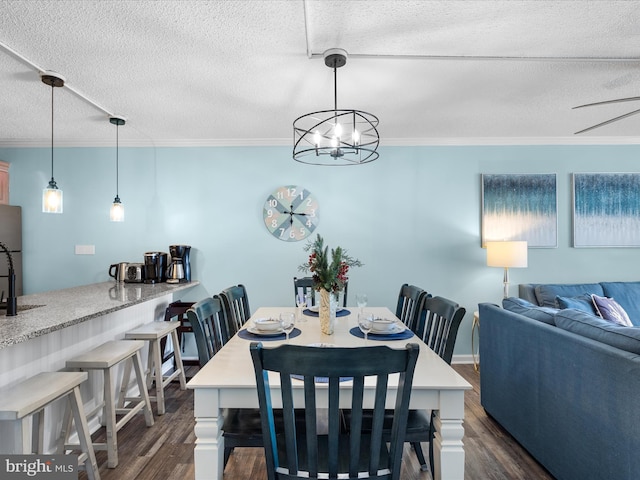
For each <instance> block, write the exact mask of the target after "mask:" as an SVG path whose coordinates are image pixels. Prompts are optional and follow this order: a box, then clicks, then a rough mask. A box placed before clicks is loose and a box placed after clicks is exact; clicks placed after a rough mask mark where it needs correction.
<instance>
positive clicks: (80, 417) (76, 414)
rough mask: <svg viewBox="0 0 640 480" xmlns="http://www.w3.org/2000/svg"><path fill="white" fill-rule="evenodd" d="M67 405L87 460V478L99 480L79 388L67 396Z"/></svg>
mask: <svg viewBox="0 0 640 480" xmlns="http://www.w3.org/2000/svg"><path fill="white" fill-rule="evenodd" d="M69 403H70V405H71V412H72V413H73V418H74V421H75V423H76V430H77V431H78V438H79V440H80V446H81V449H82V451H83V452H84V453H86V454H87V460H86V461H85V469H86V471H87V476H88V477H89V480H100V472H99V471H98V462H96V455H95V452H94V451H93V443H92V441H91V435H90V434H89V426H88V425H87V418H86V416H85V414H84V407H83V404H82V397H81V396H80V388H79V387H76V388H74V389H73V392H71V394H70V395H69Z"/></svg>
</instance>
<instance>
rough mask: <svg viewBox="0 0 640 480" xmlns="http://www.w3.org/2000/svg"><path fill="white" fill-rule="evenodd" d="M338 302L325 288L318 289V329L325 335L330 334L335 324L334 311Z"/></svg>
mask: <svg viewBox="0 0 640 480" xmlns="http://www.w3.org/2000/svg"><path fill="white" fill-rule="evenodd" d="M337 309H338V302H337V301H336V300H335V297H334V296H333V295H331V294H330V293H329V292H328V291H327V290H325V289H321V290H320V309H319V314H318V316H319V317H320V331H321V332H322V333H324V334H325V335H332V334H333V330H334V328H335V325H336V311H337Z"/></svg>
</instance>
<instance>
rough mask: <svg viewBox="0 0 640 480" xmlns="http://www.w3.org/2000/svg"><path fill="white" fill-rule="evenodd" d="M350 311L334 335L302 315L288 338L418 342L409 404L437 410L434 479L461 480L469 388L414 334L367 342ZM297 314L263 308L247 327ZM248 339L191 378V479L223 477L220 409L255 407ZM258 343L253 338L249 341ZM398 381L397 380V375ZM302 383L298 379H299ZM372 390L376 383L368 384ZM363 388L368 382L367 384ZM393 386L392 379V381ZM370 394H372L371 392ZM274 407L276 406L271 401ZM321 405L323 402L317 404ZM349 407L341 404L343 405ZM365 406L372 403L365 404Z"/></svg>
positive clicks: (345, 343) (231, 344) (350, 343)
mask: <svg viewBox="0 0 640 480" xmlns="http://www.w3.org/2000/svg"><path fill="white" fill-rule="evenodd" d="M348 310H349V311H350V314H349V315H346V316H341V317H338V318H336V325H335V330H334V333H333V334H332V335H325V334H323V333H321V331H320V321H319V319H318V317H314V316H309V315H305V316H304V321H299V320H297V321H296V328H298V329H299V330H300V334H299V335H297V336H295V337H293V336H292V337H291V338H290V339H289V342H290V343H292V344H298V345H310V344H317V343H324V344H331V345H336V346H341V347H363V346H373V345H388V346H390V347H392V348H404V346H405V345H406V344H407V343H409V342H414V343H418V344H420V354H419V356H418V362H417V364H416V369H415V373H414V378H413V387H412V391H411V402H410V408H412V409H426V410H436V417H435V421H434V426H435V440H434V462H435V471H436V479H437V480H464V444H463V441H462V439H463V435H464V429H463V426H462V422H463V419H464V392H465V390H468V389H470V388H471V385H470V384H469V383H468V382H467V381H465V380H464V379H463V378H462V377H461V376H460V375H459V374H458V373H457V372H456V371H455V370H453V368H451V366H450V365H448V364H447V363H446V362H445V361H444V360H442V359H441V358H440V357H439V356H438V355H436V354H435V353H434V352H433V351H432V350H431V349H430V348H429V347H427V346H426V344H424V343H423V342H422V341H420V340H419V339H418V338H417V337H415V336H414V337H413V338H410V339H403V340H383V341H379V340H375V335H371V334H369V338H368V340H367V341H366V342H365V340H364V339H363V338H359V337H357V336H355V335H353V334H352V333H350V332H349V330H350V329H351V328H353V327H356V326H357V312H358V308H356V307H350V308H348ZM365 310H366V312H370V313H373V314H374V315H375V316H377V317H381V318H390V319H391V318H395V316H394V314H393V313H392V312H391V311H390V310H389V309H388V308H384V307H366V309H365ZM287 311H289V312H295V311H297V309H296V308H295V307H261V308H259V309H258V310H256V311H255V313H254V314H253V315H252V317H251V319H250V320H249V321H248V322H247V324H246V325H245V328H246V327H251V326H252V325H253V323H252V321H253V320H254V319H256V318H278V316H279V314H280V313H281V312H287ZM251 341H252V340H249V339H245V338H241V336H239V335H238V334H236V335H235V336H234V337H233V338H231V339H230V340H229V341H228V342H227V344H226V345H225V346H224V347H223V348H222V349H221V350H220V351H219V352H218V353H216V355H215V356H214V357H213V358H212V359H211V360H210V361H209V362H208V363H207V364H206V365H205V366H204V367H202V368H201V369H200V371H199V372H198V373H197V374H196V375H195V376H194V377H193V378H192V379H191V381H189V383H188V384H187V387H188V388H190V389H193V390H194V416H195V427H194V433H195V436H196V442H195V449H194V463H195V479H196V480H221V479H222V478H223V470H224V437H223V436H222V424H223V421H224V418H223V412H224V409H225V408H230V407H232V408H258V395H257V390H256V381H255V374H254V370H253V364H252V361H251V355H250V353H249V345H250V344H251ZM253 341H256V340H253ZM285 342H286V341H285V340H284V339H283V340H269V338H268V337H265V338H264V342H263V344H264V345H265V347H271V346H274V347H275V346H277V345H281V344H283V343H285ZM396 380H397V378H396ZM269 382H270V384H271V388H272V390H273V389H276V390H277V389H278V385H279V382H278V381H277V377H274V378H273V379H272V378H271V377H270V380H269ZM300 386H301V387H302V382H300ZM350 386H351V382H343V384H342V385H341V388H344V389H346V390H348V389H349V388H350ZM368 387H369V388H370V389H373V387H374V385H369V386H368ZM365 388H367V385H365ZM390 388H391V389H392V390H393V380H392V379H390ZM368 398H373V395H369V396H368ZM394 399H395V393H394V394H392V395H390V399H389V402H390V403H389V405H388V406H389V407H390V408H393V401H394ZM274 406H276V407H278V406H281V405H277V404H275V403H274ZM319 406H321V405H319ZM346 406H347V405H346V404H345V407H346ZM367 406H368V407H369V408H372V407H373V404H371V405H367Z"/></svg>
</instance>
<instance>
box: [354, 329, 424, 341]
mask: <svg viewBox="0 0 640 480" xmlns="http://www.w3.org/2000/svg"><path fill="white" fill-rule="evenodd" d="M349 333H350V334H351V335H353V336H354V337H358V338H364V333H362V331H361V330H360V328H358V327H353V328H352V329H351V330H349ZM411 337H413V332H412V331H411V330H409V329H408V328H407V329H406V330H405V331H404V332H401V333H393V334H381V333H372V332H369V336H368V339H369V340H379V341H382V340H384V341H387V340H406V339H407V338H411Z"/></svg>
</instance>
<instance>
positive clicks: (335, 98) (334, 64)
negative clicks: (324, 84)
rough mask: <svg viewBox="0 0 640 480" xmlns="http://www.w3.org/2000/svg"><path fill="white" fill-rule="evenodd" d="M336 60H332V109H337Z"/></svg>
mask: <svg viewBox="0 0 640 480" xmlns="http://www.w3.org/2000/svg"><path fill="white" fill-rule="evenodd" d="M336 63H338V61H337V60H336V59H334V60H333V109H334V110H335V111H336V112H337V111H338V67H336Z"/></svg>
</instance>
